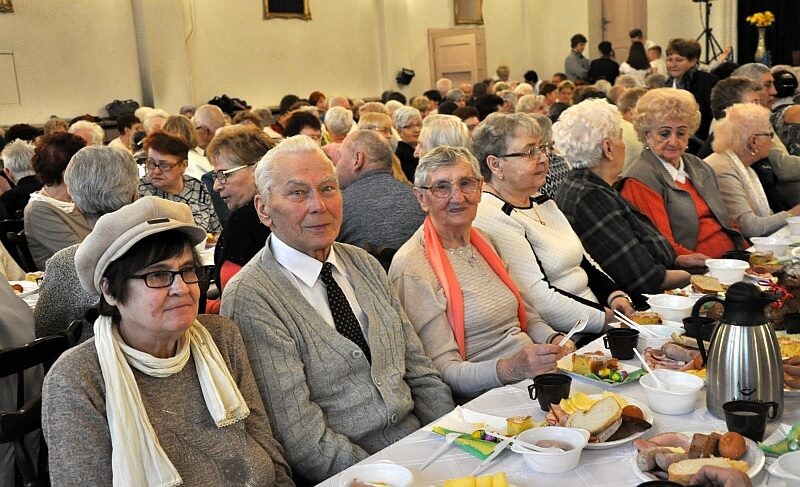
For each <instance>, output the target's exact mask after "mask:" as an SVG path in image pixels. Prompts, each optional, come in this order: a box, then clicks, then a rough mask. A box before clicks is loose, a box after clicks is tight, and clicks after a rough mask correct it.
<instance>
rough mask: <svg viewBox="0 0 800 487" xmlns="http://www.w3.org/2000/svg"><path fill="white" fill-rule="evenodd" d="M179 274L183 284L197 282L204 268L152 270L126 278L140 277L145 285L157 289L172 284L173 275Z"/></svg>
mask: <svg viewBox="0 0 800 487" xmlns="http://www.w3.org/2000/svg"><path fill="white" fill-rule="evenodd" d="M178 274H180V275H181V279H183V282H184V284H197V283H198V282H200V279H201V278H202V277H203V275H204V274H205V269H203V268H202V267H187V268H185V269H181V270H179V271H153V272H148V273H146V274H139V275H132V276H128V279H142V280H144V284H145V286H147V287H149V288H153V289H159V288H164V287H169V286H172V283H173V282H175V276H177V275H178Z"/></svg>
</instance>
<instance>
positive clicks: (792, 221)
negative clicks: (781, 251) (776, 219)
mask: <svg viewBox="0 0 800 487" xmlns="http://www.w3.org/2000/svg"><path fill="white" fill-rule="evenodd" d="M786 223H787V224H788V225H789V233H791V234H792V235H800V216H792V217H789V218H787V219H786Z"/></svg>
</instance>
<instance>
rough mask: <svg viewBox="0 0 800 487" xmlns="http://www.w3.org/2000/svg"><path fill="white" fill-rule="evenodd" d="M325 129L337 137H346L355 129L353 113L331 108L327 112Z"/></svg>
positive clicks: (343, 109) (340, 108)
mask: <svg viewBox="0 0 800 487" xmlns="http://www.w3.org/2000/svg"><path fill="white" fill-rule="evenodd" d="M325 127H327V128H328V131H329V132H330V133H332V134H335V135H345V134H346V133H348V132H350V129H351V128H352V127H353V112H352V111H351V110H348V109H347V108H344V107H333V108H329V109H328V111H327V112H325Z"/></svg>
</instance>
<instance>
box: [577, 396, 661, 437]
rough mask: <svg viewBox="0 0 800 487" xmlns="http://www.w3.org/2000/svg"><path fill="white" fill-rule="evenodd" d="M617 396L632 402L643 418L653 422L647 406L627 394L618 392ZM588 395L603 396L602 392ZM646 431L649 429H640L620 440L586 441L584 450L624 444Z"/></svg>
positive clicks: (594, 397) (599, 397) (600, 397)
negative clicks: (640, 411)
mask: <svg viewBox="0 0 800 487" xmlns="http://www.w3.org/2000/svg"><path fill="white" fill-rule="evenodd" d="M619 396H620V397H622V398H623V399H625V401H627V403H628V404H633V405H634V406H636V407H638V408H639V409H641V410H642V412H643V413H644V420H645V421H647V422H648V423H650V424H653V411H651V410H650V408H649V407H647V406H646V405H645V404H642V403H641V402H639V401H637V400H636V399H632V398H630V397H628V396H623V395H622V394H619ZM589 397H590V398H592V399H596V400H599V399H602V398H603V395H602V394H589ZM647 431H650V430H645V431H640V432H638V433H634V434H632V435H630V436H628V437H627V438H622V439H621V440H614V441H604V442H602V443H587V444H586V447H585V449H586V450H605V449H607V448H614V447H615V446H619V445H624V444H625V443H629V442H631V441H633V440H635V439H636V438H638V437H640V436H642V435H643V434H645V433H646V432H647Z"/></svg>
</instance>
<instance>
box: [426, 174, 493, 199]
mask: <svg viewBox="0 0 800 487" xmlns="http://www.w3.org/2000/svg"><path fill="white" fill-rule="evenodd" d="M456 185H457V186H458V190H459V191H461V192H462V193H464V194H473V193H475V192H476V191H478V188H479V187H480V185H481V180H480V179H479V178H462V179H461V180H460V181H458V183H456ZM417 187H418V188H419V189H427V190H428V191H430V192H431V194H432V195H433V196H435V197H437V198H449V197H450V196H451V195H452V194H453V188H454V185H453V184H452V183H450V182H447V181H440V182H438V183H436V184H434V185H433V186H417Z"/></svg>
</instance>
